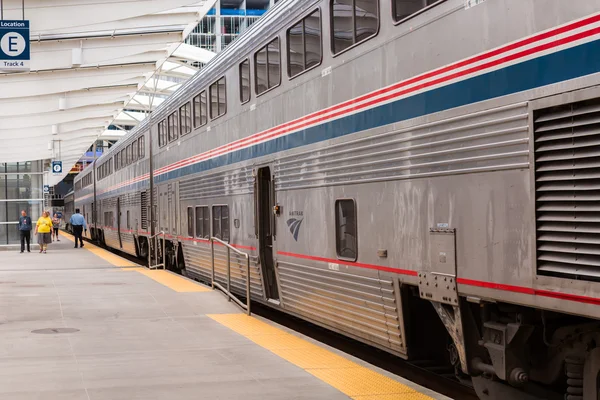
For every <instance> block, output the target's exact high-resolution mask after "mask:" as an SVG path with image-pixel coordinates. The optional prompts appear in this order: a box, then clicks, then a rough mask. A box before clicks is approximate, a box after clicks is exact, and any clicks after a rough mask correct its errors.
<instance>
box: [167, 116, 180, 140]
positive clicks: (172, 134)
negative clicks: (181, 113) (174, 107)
mask: <svg viewBox="0 0 600 400" xmlns="http://www.w3.org/2000/svg"><path fill="white" fill-rule="evenodd" d="M178 122H179V121H177V111H176V112H174V113H173V114H171V115H169V116H168V117H167V125H168V128H167V129H168V131H169V142H172V141H174V140H177V138H178V137H179V123H178Z"/></svg>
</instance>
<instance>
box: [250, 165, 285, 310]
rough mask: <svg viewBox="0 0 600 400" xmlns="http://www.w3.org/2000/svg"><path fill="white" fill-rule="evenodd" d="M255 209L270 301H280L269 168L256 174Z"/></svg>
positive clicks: (262, 265) (266, 288) (262, 263)
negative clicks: (274, 251) (274, 250)
mask: <svg viewBox="0 0 600 400" xmlns="http://www.w3.org/2000/svg"><path fill="white" fill-rule="evenodd" d="M255 190H256V192H255V203H256V204H255V207H256V209H255V210H256V211H255V212H256V216H257V223H258V245H259V257H260V264H261V268H262V273H263V276H264V282H265V286H266V287H265V290H266V294H267V298H268V299H269V300H275V301H279V289H278V287H277V276H276V273H275V260H274V257H273V236H274V224H275V221H274V216H273V203H274V202H273V199H274V187H273V181H272V179H271V169H270V168H269V167H263V168H259V169H258V171H257V174H256V187H255Z"/></svg>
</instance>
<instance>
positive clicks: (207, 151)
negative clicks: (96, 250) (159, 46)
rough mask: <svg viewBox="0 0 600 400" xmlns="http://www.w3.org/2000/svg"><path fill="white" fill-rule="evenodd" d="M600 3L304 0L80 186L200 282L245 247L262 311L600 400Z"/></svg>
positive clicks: (108, 228) (534, 387)
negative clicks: (155, 238)
mask: <svg viewBox="0 0 600 400" xmlns="http://www.w3.org/2000/svg"><path fill="white" fill-rule="evenodd" d="M599 10H600V0H586V1H570V2H565V1H564V0H544V1H540V0H502V1H501V0H487V1H476V0H439V1H434V0H418V1H416V0H415V1H400V0H319V1H281V2H279V3H278V4H277V5H276V6H275V7H273V8H272V9H271V10H270V11H269V12H268V13H267V14H266V15H265V16H264V17H263V18H262V19H261V20H260V21H258V22H257V23H255V24H254V25H253V26H252V27H251V28H250V29H249V31H248V32H247V33H245V34H244V35H242V36H240V37H239V38H238V39H237V40H236V41H235V42H234V43H233V44H231V45H230V46H229V47H228V48H227V49H226V50H224V51H223V52H222V53H220V54H218V55H217V56H216V57H215V58H214V59H213V60H212V61H211V62H210V63H209V64H208V65H207V66H206V67H205V68H204V69H202V71H200V72H199V73H198V74H197V75H196V76H194V77H193V78H192V79H190V80H189V81H188V82H187V83H185V84H184V85H183V86H182V87H181V88H180V89H179V90H178V91H177V92H176V93H175V94H174V95H173V96H171V97H170V98H169V99H168V100H166V101H165V102H164V103H163V104H161V106H160V107H158V109H157V110H156V111H155V112H154V113H153V114H152V116H151V118H148V119H147V120H146V121H144V122H143V123H142V124H141V125H140V126H139V127H137V128H136V129H135V130H134V131H133V132H132V133H131V134H130V135H129V136H128V137H126V138H124V139H123V140H121V141H120V142H119V143H118V144H117V145H115V146H114V147H112V148H111V149H110V150H109V151H108V152H107V153H105V154H104V155H103V156H102V157H100V158H99V159H98V160H97V161H96V162H95V163H94V165H93V168H88V169H87V170H86V171H84V172H83V173H81V174H80V175H79V176H78V177H77V179H76V183H75V204H76V207H77V208H80V209H82V212H83V213H84V215H85V216H86V217H87V218H88V221H90V229H89V230H88V234H89V235H90V238H93V239H96V240H99V241H101V242H104V243H105V244H106V245H107V246H110V247H113V248H116V249H119V250H122V251H124V252H127V253H130V254H132V255H137V256H140V257H144V258H146V257H147V256H148V253H149V248H150V245H149V243H151V241H150V240H149V238H150V237H151V236H152V235H156V234H158V233H159V232H164V238H165V239H164V240H165V242H166V243H165V249H166V250H165V251H164V254H161V255H160V259H161V260H163V261H164V262H165V263H166V264H167V267H168V268H170V269H173V270H178V271H181V272H182V273H185V274H187V275H188V276H190V277H193V278H195V279H198V280H203V281H209V280H210V279H211V261H212V258H211V251H210V245H209V238H210V237H211V236H212V237H217V238H219V239H222V240H224V241H226V242H228V243H230V244H231V245H232V246H234V247H236V248H238V249H240V250H241V251H243V252H247V253H248V254H249V255H250V258H251V274H250V275H251V276H250V279H251V298H252V300H253V301H256V302H260V303H263V304H265V305H268V306H270V307H274V308H277V309H279V310H282V311H284V312H287V313H289V314H292V315H295V316H297V317H300V318H303V319H305V320H307V321H311V322H313V323H315V324H318V325H321V326H323V327H326V328H328V329H331V330H334V331H337V332H340V333H342V334H344V335H347V336H349V337H351V338H354V339H357V340H359V341H362V342H365V343H367V344H369V345H372V346H374V347H377V348H379V349H383V350H385V351H388V352H391V353H393V354H396V355H398V356H400V357H403V358H406V359H409V360H433V361H432V362H437V363H441V365H444V366H447V367H448V368H451V369H452V370H453V371H455V373H456V375H457V376H458V377H459V379H461V380H465V381H469V382H472V384H473V386H474V388H475V390H476V391H477V393H478V395H479V396H480V397H481V398H484V399H507V398H509V396H510V398H515V399H555V398H556V399H559V398H561V399H562V398H563V396H564V395H567V396H571V397H567V398H569V399H596V398H598V395H599V390H598V387H599V382H600V374H599V371H600V326H599V317H600V217H599V215H600V214H599V212H600V205H599V204H600V203H599V200H600V180H599V178H600V175H599V172H598V171H600V152H599V149H600V146H599V145H600V86H599V85H600V14H599ZM161 240H162V236H161ZM161 249H162V246H161ZM225 258H226V256H225V248H224V247H222V246H216V250H215V264H216V267H215V268H216V277H215V278H216V280H218V281H219V282H224V281H225V279H226V270H225ZM155 261H159V260H155ZM232 262H233V267H232V272H231V274H232V281H233V283H232V284H233V291H235V292H237V293H238V294H240V295H242V296H243V295H245V293H246V292H245V273H244V268H243V264H242V262H241V259H239V258H237V257H235V256H232Z"/></svg>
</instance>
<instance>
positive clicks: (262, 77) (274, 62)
mask: <svg viewBox="0 0 600 400" xmlns="http://www.w3.org/2000/svg"><path fill="white" fill-rule="evenodd" d="M254 77H255V87H254V89H255V90H256V94H261V93H263V92H266V91H267V90H269V89H271V88H274V87H275V86H279V84H280V83H281V55H280V52H279V38H275V39H273V40H271V41H270V42H269V44H267V45H266V46H265V47H263V48H262V49H260V50H259V51H257V52H256V54H254Z"/></svg>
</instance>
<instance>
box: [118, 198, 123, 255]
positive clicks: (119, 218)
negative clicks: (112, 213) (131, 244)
mask: <svg viewBox="0 0 600 400" xmlns="http://www.w3.org/2000/svg"><path fill="white" fill-rule="evenodd" d="M117 238H119V247H120V248H121V249H122V248H123V242H122V241H121V199H120V198H118V197H117Z"/></svg>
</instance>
